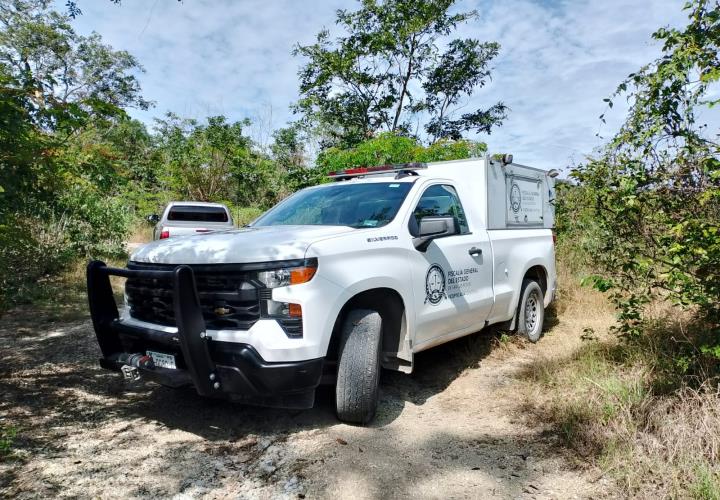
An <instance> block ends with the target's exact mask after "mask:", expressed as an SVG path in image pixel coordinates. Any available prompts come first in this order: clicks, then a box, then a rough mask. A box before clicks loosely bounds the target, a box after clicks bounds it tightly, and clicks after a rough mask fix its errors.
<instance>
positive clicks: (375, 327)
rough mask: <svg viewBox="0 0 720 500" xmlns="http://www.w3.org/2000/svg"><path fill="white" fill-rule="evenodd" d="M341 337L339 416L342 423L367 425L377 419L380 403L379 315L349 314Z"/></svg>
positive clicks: (360, 311) (364, 311) (337, 390)
mask: <svg viewBox="0 0 720 500" xmlns="http://www.w3.org/2000/svg"><path fill="white" fill-rule="evenodd" d="M341 335H342V336H341V338H340V349H339V352H338V373H337V385H336V386H335V406H336V410H337V416H338V418H339V419H340V420H342V421H343V422H349V423H353V424H366V423H368V422H369V421H370V420H372V418H373V417H374V416H375V411H376V410H377V403H378V385H379V382H380V345H381V340H382V319H381V317H380V314H378V312H377V311H372V310H370V309H355V310H353V311H350V312H349V313H348V315H347V317H346V318H345V322H344V323H343V327H342V332H341Z"/></svg>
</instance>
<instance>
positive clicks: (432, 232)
mask: <svg viewBox="0 0 720 500" xmlns="http://www.w3.org/2000/svg"><path fill="white" fill-rule="evenodd" d="M454 234H458V228H457V225H456V224H455V219H454V218H453V217H423V218H422V219H420V224H419V227H418V234H417V236H416V237H415V238H413V245H415V248H417V249H418V250H420V251H421V252H424V251H425V250H427V247H428V246H429V245H430V243H431V242H432V240H434V239H436V238H443V237H445V236H452V235H454Z"/></svg>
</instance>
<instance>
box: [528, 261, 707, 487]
mask: <svg viewBox="0 0 720 500" xmlns="http://www.w3.org/2000/svg"><path fill="white" fill-rule="evenodd" d="M578 283H579V280H578V279H577V278H573V276H572V275H571V274H570V273H568V272H567V271H561V287H562V288H561V292H560V297H559V299H560V300H559V301H558V305H557V306H556V310H557V322H558V323H557V325H556V326H555V327H554V328H553V329H552V334H553V335H557V336H558V338H557V339H555V341H554V343H555V344H556V345H557V349H554V350H553V352H552V353H549V354H547V355H545V356H539V357H538V358H537V359H536V360H535V361H534V362H533V363H532V364H531V365H530V366H529V367H528V369H527V370H526V371H525V373H524V374H523V378H524V380H525V381H526V382H528V383H527V384H526V386H525V391H524V397H525V405H524V407H523V413H525V414H527V415H529V416H530V418H533V419H538V418H539V419H542V420H543V421H547V422H551V424H552V426H553V427H554V428H555V430H556V431H557V432H559V434H560V435H561V436H562V438H563V443H564V445H565V446H567V447H568V448H570V449H571V450H573V451H574V452H575V453H576V454H577V456H578V458H579V462H580V463H588V462H589V463H591V464H594V465H597V466H599V467H600V468H601V469H602V470H604V471H606V472H607V473H608V474H610V475H611V476H613V477H615V478H616V479H617V480H618V482H619V484H620V485H621V487H622V488H623V490H624V491H625V493H626V494H627V495H628V496H633V497H644V498H649V497H660V498H688V497H692V498H707V499H720V456H719V454H720V393H718V390H717V383H716V382H715V385H713V384H712V383H711V381H712V378H711V377H712V374H713V373H717V366H716V365H715V362H714V361H712V360H709V359H703V358H702V357H698V356H694V354H697V347H696V346H697V345H698V343H699V341H700V338H701V335H700V332H702V326H698V325H693V323H692V322H691V321H690V318H688V317H687V316H686V315H682V314H678V313H677V311H669V310H668V309H667V307H663V306H658V305H655V306H654V307H655V310H654V311H653V313H654V314H655V316H656V318H657V320H656V321H654V322H653V323H652V324H651V325H650V326H649V328H648V330H647V332H646V335H645V336H644V337H643V338H642V339H639V340H637V341H634V342H627V341H620V340H618V339H616V338H614V337H612V336H611V335H609V334H608V333H607V332H608V329H609V328H610V327H611V326H612V325H613V324H614V321H615V320H614V313H613V310H612V307H611V306H610V305H609V304H608V303H607V301H606V300H605V298H604V297H603V296H602V295H600V294H599V293H597V292H593V291H591V290H586V289H583V288H580V287H579V284H578ZM703 381H704V382H703Z"/></svg>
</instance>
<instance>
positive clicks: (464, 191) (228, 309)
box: [88, 157, 556, 423]
mask: <svg viewBox="0 0 720 500" xmlns="http://www.w3.org/2000/svg"><path fill="white" fill-rule="evenodd" d="M331 177H332V178H333V179H334V180H336V181H337V182H334V183H330V184H323V185H320V186H314V187H310V188H307V189H304V190H302V191H299V192H298V193H295V194H294V195H292V196H290V197H289V198H287V199H286V200H284V201H282V202H281V203H279V204H278V205H277V206H275V207H274V208H272V209H270V210H269V211H268V212H266V213H265V214H263V215H262V216H260V217H259V218H258V219H257V220H255V221H254V222H252V223H251V224H250V225H249V226H248V227H245V228H241V229H236V230H231V231H223V232H217V233H210V234H206V235H201V236H189V237H184V238H177V239H168V240H161V241H156V242H153V243H150V244H147V245H145V246H144V247H141V248H139V249H137V250H136V251H135V252H134V253H133V254H132V255H131V257H130V262H129V263H128V267H127V268H123V269H116V268H110V267H108V266H106V265H105V264H104V263H102V262H98V261H94V262H91V263H90V265H89V266H88V295H89V300H90V310H91V314H92V319H93V324H94V327H95V332H96V334H97V338H98V342H99V343H100V347H101V350H102V353H103V358H102V360H101V364H102V366H104V367H105V368H108V369H113V370H118V371H122V372H123V373H124V375H125V376H126V377H127V378H132V379H148V380H154V381H156V382H159V383H161V384H164V385H168V386H173V387H177V386H184V385H191V386H194V387H195V388H196V389H197V391H198V393H200V394H202V395H206V396H212V397H226V398H231V399H236V400H240V401H243V402H248V403H255V404H262V405H269V406H281V407H292V408H308V407H310V406H312V405H313V402H314V395H315V389H316V387H317V386H318V385H319V384H320V383H321V381H322V382H329V383H334V384H335V386H336V410H337V414H338V417H339V418H340V419H342V420H344V421H348V422H356V423H366V422H368V421H369V420H370V419H371V418H372V417H373V415H374V412H375V408H376V407H377V388H378V381H379V376H380V368H381V367H383V368H386V369H391V370H400V371H404V372H410V371H412V369H413V357H414V354H415V353H417V352H419V351H422V350H425V349H428V348H431V347H433V346H435V345H438V344H442V343H444V342H447V341H449V340H451V339H454V338H457V337H460V336H463V335H467V334H470V333H473V332H476V331H479V330H481V329H482V328H484V327H485V326H487V325H491V324H497V325H501V326H502V327H503V328H506V329H511V330H515V331H517V332H519V333H520V334H522V335H524V336H525V337H526V338H528V339H529V340H531V341H533V342H535V341H537V340H538V339H539V338H540V337H541V334H542V324H543V317H544V308H545V307H546V306H547V305H548V304H549V303H550V302H551V301H552V299H553V297H554V292H555V288H556V272H555V255H554V244H553V235H552V231H551V228H552V226H553V223H554V205H553V202H554V174H553V172H545V171H543V170H539V169H535V168H531V167H526V166H523V165H517V164H514V163H512V161H509V159H508V158H507V157H504V158H503V159H502V160H493V159H491V158H477V159H468V160H458V161H449V162H438V163H431V164H408V165H385V166H381V167H372V168H354V169H348V170H345V171H342V172H335V173H333V174H331ZM111 275H115V276H122V277H125V278H127V281H126V287H125V292H126V293H125V304H124V305H123V307H121V308H120V309H118V307H117V306H116V304H115V302H114V299H113V294H112V289H111V287H110V281H109V277H110V276H111Z"/></svg>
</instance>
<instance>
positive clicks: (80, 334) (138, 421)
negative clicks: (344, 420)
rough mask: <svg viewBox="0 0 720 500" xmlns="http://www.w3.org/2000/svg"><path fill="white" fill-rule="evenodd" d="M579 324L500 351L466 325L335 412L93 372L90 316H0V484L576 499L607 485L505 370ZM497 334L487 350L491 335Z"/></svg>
mask: <svg viewBox="0 0 720 500" xmlns="http://www.w3.org/2000/svg"><path fill="white" fill-rule="evenodd" d="M569 336H574V337H579V332H578V331H577V329H576V328H568V327H567V326H565V327H564V326H563V319H562V317H561V318H560V320H559V324H557V325H555V326H554V327H552V328H551V329H550V331H549V333H548V334H547V335H546V336H545V338H543V339H542V340H541V341H540V343H538V344H537V345H534V346H527V347H526V348H518V347H511V348H504V347H502V346H500V347H497V344H498V341H497V337H493V336H492V335H489V334H482V333H481V334H478V335H475V336H474V337H472V338H467V339H461V340H459V341H456V342H454V343H452V344H450V345H447V346H443V347H440V348H437V349H434V350H431V351H428V352H426V353H421V354H419V355H418V357H417V364H416V370H415V373H414V374H413V375H412V376H407V375H402V374H397V373H385V374H384V375H383V380H382V386H381V403H380V409H379V413H378V416H377V418H376V420H375V421H374V423H373V424H372V425H371V426H370V427H367V428H363V427H353V426H348V425H344V424H340V423H339V422H338V421H337V420H336V419H335V416H334V414H333V404H332V392H331V391H329V390H326V391H321V392H320V394H319V395H318V398H317V402H316V407H315V408H314V409H313V410H309V411H282V410H272V409H263V408H254V407H246V406H240V405H237V404H231V403H227V402H223V401H213V400H207V399H202V398H200V397H199V396H197V395H196V394H194V392H193V391H191V390H184V391H176V390H171V389H167V388H163V387H159V386H145V387H143V386H141V387H129V386H127V385H126V384H125V383H124V382H123V381H122V380H121V379H120V378H119V376H118V375H117V374H114V373H110V372H106V371H104V370H101V369H100V368H99V367H98V366H97V364H96V360H97V358H98V356H99V354H100V353H99V350H98V348H97V346H96V343H95V340H94V334H93V332H92V327H91V325H90V323H89V321H88V320H87V319H82V320H76V321H71V322H62V323H60V322H50V323H48V322H44V320H43V318H42V315H37V314H33V313H32V312H31V311H29V310H27V309H24V310H17V311H13V312H11V313H9V314H7V315H6V316H5V317H4V318H3V320H2V322H0V418H2V420H0V423H4V424H5V425H7V424H13V425H15V426H17V427H18V437H17V438H16V442H15V448H16V450H17V451H16V453H15V456H16V457H15V458H14V459H13V460H11V461H9V462H8V461H6V462H5V463H0V496H7V497H13V498H39V497H54V496H61V497H102V498H109V497H126V498H128V497H138V498H139V497H143V498H144V497H174V498H227V497H232V498H393V497H394V498H398V497H414V498H488V497H498V498H572V497H577V498H586V497H594V498H597V497H604V496H611V494H610V493H609V492H610V490H609V488H610V485H609V483H608V481H607V480H606V479H604V478H602V477H600V475H599V474H598V473H597V472H596V471H593V470H589V469H585V468H582V467H578V466H577V465H576V463H575V462H576V461H575V460H574V457H571V456H568V455H567V454H566V452H563V451H562V447H560V446H559V445H558V443H557V440H558V438H557V436H555V435H554V434H553V433H552V432H549V431H548V429H547V428H546V426H545V425H544V424H543V422H535V421H533V420H532V419H531V418H528V417H527V415H525V414H523V412H522V410H521V408H522V401H521V398H520V397H519V396H518V391H517V388H518V387H519V384H522V383H523V382H522V379H521V378H519V377H518V374H519V373H521V372H522V370H523V369H524V368H525V367H527V366H528V364H529V363H532V362H533V360H534V359H536V358H537V357H539V356H552V355H554V353H555V352H556V351H557V350H558V349H560V347H562V349H565V350H566V349H567V344H568V337H569ZM493 346H495V347H493Z"/></svg>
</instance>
